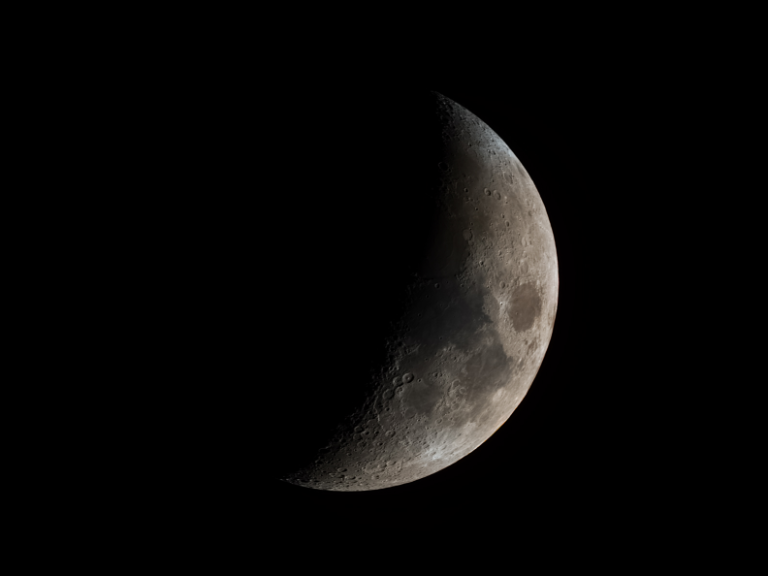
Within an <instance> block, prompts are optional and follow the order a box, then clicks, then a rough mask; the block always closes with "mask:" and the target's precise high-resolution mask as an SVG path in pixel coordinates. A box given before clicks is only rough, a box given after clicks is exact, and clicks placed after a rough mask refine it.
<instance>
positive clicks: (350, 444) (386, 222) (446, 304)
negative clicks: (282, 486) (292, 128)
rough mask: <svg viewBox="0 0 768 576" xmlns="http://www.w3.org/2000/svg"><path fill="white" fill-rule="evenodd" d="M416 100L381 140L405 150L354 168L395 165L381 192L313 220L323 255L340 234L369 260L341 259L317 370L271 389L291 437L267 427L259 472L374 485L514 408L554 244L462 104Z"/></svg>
mask: <svg viewBox="0 0 768 576" xmlns="http://www.w3.org/2000/svg"><path fill="white" fill-rule="evenodd" d="M417 100H418V105H416V104H414V105H413V106H410V105H409V104H408V103H407V102H406V103H404V104H402V106H401V109H405V108H407V109H408V110H409V111H410V112H409V114H410V116H409V117H408V118H409V120H408V122H409V123H419V122H420V123H419V124H418V126H419V128H418V129H416V128H413V129H410V128H408V126H405V128H403V129H402V130H401V131H399V132H397V135H395V136H392V138H391V139H392V140H399V141H400V142H402V143H404V144H403V146H404V148H407V150H406V151H405V152H404V153H402V154H401V156H400V157H398V158H394V159H393V158H392V157H391V154H388V153H387V151H386V150H385V149H384V148H381V149H380V150H378V151H377V152H376V153H374V154H372V155H371V156H368V158H369V161H368V162H367V164H366V166H367V168H368V169H374V168H375V169H378V170H380V171H381V173H382V174H383V173H392V172H398V171H399V170H402V171H403V172H402V174H405V175H407V177H406V176H404V177H402V178H400V177H394V176H384V177H383V178H385V179H387V178H389V179H387V180H386V182H387V186H388V188H387V190H391V192H386V191H381V192H380V193H379V192H376V193H373V192H371V193H369V194H368V195H367V196H365V195H364V194H363V193H362V192H360V197H361V198H362V197H365V198H366V200H365V202H364V203H361V204H360V206H361V208H360V210H359V211H358V213H357V216H356V217H353V218H349V219H348V221H347V224H336V225H334V226H332V227H330V226H329V228H333V229H332V230H329V232H328V234H329V235H330V237H332V240H331V243H332V244H333V245H334V246H340V247H342V249H341V250H342V252H341V256H335V257H334V256H333V255H334V254H339V252H334V251H329V254H328V259H329V260H333V259H334V258H336V260H334V261H338V259H339V258H340V259H341V260H344V258H345V256H344V254H346V252H344V250H347V249H349V250H351V249H352V248H351V246H354V247H357V248H359V249H360V250H363V251H365V252H367V259H368V260H367V261H370V262H375V263H376V265H375V267H374V268H370V267H369V268H365V267H364V266H363V265H361V267H360V271H359V272H357V271H356V270H355V269H354V262H355V260H354V259H352V258H351V257H349V260H348V261H347V262H348V267H351V268H352V270H351V271H350V272H349V274H350V276H351V277H354V276H355V275H357V279H356V280H355V283H356V285H357V286H360V288H359V289H355V290H353V291H352V290H350V293H354V294H356V295H355V296H350V297H351V298H353V299H354V298H357V300H355V306H356V310H358V311H357V312H355V313H354V314H351V315H349V317H348V319H347V320H344V322H347V325H348V332H347V333H348V336H347V337H346V338H345V340H346V342H347V343H346V344H344V343H342V344H339V345H338V346H336V351H335V352H334V353H333V354H330V353H324V354H323V355H322V358H327V360H322V359H319V360H318V362H319V363H320V364H324V367H322V368H318V371H317V372H318V373H322V374H323V376H322V377H320V376H313V375H311V373H310V372H308V373H307V376H303V377H302V378H300V379H297V380H301V381H300V382H296V383H295V384H293V385H291V386H290V387H288V386H287V385H286V386H287V388H290V389H291V395H292V397H293V400H290V399H286V402H289V403H294V404H295V403H297V402H304V403H305V405H304V406H303V408H301V410H300V411H299V412H295V411H293V410H286V412H287V413H288V414H292V415H293V416H292V417H290V422H289V423H287V424H286V425H285V428H286V432H285V433H286V434H289V435H290V438H291V439H290V441H284V440H281V439H279V438H278V439H276V442H277V443H278V444H279V446H278V451H280V452H282V455H283V457H282V458H281V459H280V462H279V463H277V464H275V465H274V468H273V470H274V473H275V475H276V476H277V477H278V478H280V479H281V480H283V481H285V482H288V483H290V484H293V485H297V486H303V487H307V488H312V489H318V490H329V491H366V490H378V489H383V488H388V487H393V486H398V485H402V484H406V483H408V482H413V481H415V480H418V479H420V478H424V477H425V476H428V475H430V474H434V473H435V472H438V471H439V470H442V469H444V468H446V467H447V466H450V465H451V464H453V463H455V462H457V461H458V460H460V459H462V458H464V457H465V456H467V455H468V454H470V453H471V452H472V451H473V450H475V449H477V448H478V447H479V446H480V445H481V444H482V443H483V442H485V441H486V440H487V439H488V438H489V437H490V436H491V435H492V434H493V433H494V432H496V430H498V429H499V427H500V426H502V425H503V424H504V422H506V421H507V419H508V418H509V417H510V415H511V414H512V413H513V412H514V410H515V409H516V408H517V407H518V406H519V405H520V403H521V401H522V400H523V398H524V397H525V395H526V393H527V392H528V390H529V388H530V386H531V384H532V382H533V380H534V378H535V376H536V374H537V372H538V370H539V367H540V366H541V363H542V361H543V359H544V355H545V353H546V350H547V347H548V345H549V342H550V339H551V336H552V331H553V327H554V322H555V315H556V310H557V299H558V263H557V254H556V249H555V241H554V235H553V231H552V227H551V225H550V221H549V218H548V216H547V212H546V210H545V207H544V204H543V202H542V199H541V197H540V196H539V193H538V191H537V189H536V187H535V185H534V183H533V181H532V179H531V177H530V175H529V174H528V172H527V171H526V170H525V168H524V167H523V165H522V164H521V163H520V161H519V160H518V158H517V157H516V156H515V154H514V153H513V152H512V150H510V148H509V147H508V146H507V144H505V143H504V141H503V140H502V139H501V138H500V137H499V136H498V135H497V134H496V133H495V132H494V131H493V130H492V129H491V128H490V127H489V126H488V125H486V124H485V122H483V121H482V120H481V119H480V118H478V117H477V116H475V115H474V114H473V113H472V112H470V111H469V110H467V109H466V108H464V107H463V106H461V105H459V104H458V103H456V102H454V101H452V100H451V99H449V98H447V97H445V96H443V95H441V94H438V93H436V92H431V93H429V94H428V95H427V94H424V95H422V96H420V97H419V99H417ZM414 101H415V100H414ZM409 106H410V107H409ZM413 125H414V126H415V124H413ZM369 129H370V130H374V131H375V130H376V129H378V130H380V131H381V132H382V133H383V132H385V131H386V130H387V129H388V128H387V127H386V126H384V125H383V123H382V124H379V128H375V127H374V128H370V127H369ZM351 130H352V128H351V127H350V132H349V133H350V134H351ZM393 130H394V129H393ZM365 132H366V130H365V127H364V126H361V127H359V128H358V129H357V132H355V137H356V138H364V137H365V136H364V135H365ZM350 138H352V136H350ZM388 145H389V144H388ZM382 164H385V166H382ZM377 166H378V168H376V167H377ZM401 166H402V168H401ZM417 173H418V174H421V175H423V178H422V177H421V176H418V177H417V176H413V177H412V178H411V177H410V176H411V175H416V174H417ZM420 178H421V179H420ZM382 190H383V188H382ZM361 202H363V200H361ZM346 227H351V228H350V230H351V231H350V230H348V229H347V228H346ZM371 229H374V230H375V234H374V232H371V231H370V230H371ZM346 247H350V248H346ZM339 266H341V264H339ZM371 270H374V272H371ZM326 282H327V283H328V284H334V278H333V277H332V276H331V277H328V276H326ZM350 282H351V280H345V282H343V283H342V282H340V283H339V284H338V285H335V288H334V289H335V290H338V291H342V292H344V291H345V287H346V286H349V284H350ZM366 287H368V288H366ZM367 289H370V297H369V298H366V297H365V293H366V290H367ZM360 291H362V293H363V296H360ZM329 293H330V292H329ZM317 305H318V306H326V305H327V306H329V307H334V306H341V305H343V302H342V301H341V300H338V299H337V301H336V302H335V304H327V303H323V302H322V301H321V302H318V303H317ZM348 305H350V306H351V305H352V304H348ZM357 317H359V318H357ZM334 318H335V317H334V316H333V315H332V314H331V313H329V316H328V317H327V318H326V319H325V320H324V322H323V324H324V325H325V324H326V323H327V325H329V326H330V325H332V324H333V323H334V322H337V323H338V322H340V321H339V320H334ZM345 329H346V328H345ZM319 332H320V333H315V334H314V336H313V338H314V339H315V340H316V341H318V342H322V340H323V336H322V330H320V331H319ZM361 351H362V352H361ZM318 358H320V356H318ZM288 429H291V431H289V430H288ZM282 434H283V433H279V434H276V436H282ZM281 442H282V443H281Z"/></svg>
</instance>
